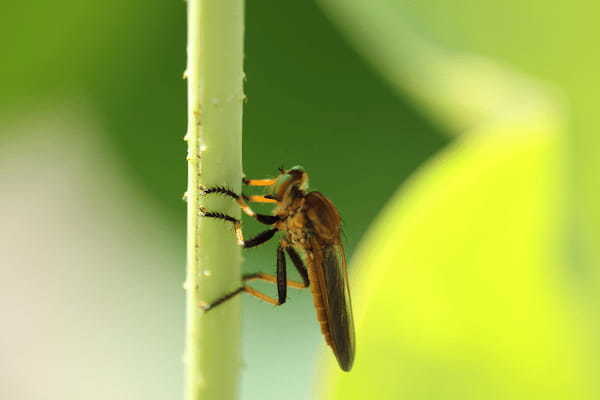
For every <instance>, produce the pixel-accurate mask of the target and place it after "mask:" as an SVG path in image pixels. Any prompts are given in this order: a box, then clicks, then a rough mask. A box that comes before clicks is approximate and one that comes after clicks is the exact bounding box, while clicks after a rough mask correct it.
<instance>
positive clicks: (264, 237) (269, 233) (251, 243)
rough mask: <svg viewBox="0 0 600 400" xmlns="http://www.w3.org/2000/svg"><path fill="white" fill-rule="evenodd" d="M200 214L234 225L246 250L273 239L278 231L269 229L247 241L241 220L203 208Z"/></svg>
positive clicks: (241, 244)
mask: <svg viewBox="0 0 600 400" xmlns="http://www.w3.org/2000/svg"><path fill="white" fill-rule="evenodd" d="M200 212H201V213H202V216H203V217H207V218H216V219H222V220H224V221H228V222H231V223H232V224H233V229H234V231H235V235H236V237H237V240H238V244H239V245H240V246H242V247H244V248H249V247H255V246H258V245H260V244H263V243H265V242H266V241H268V240H269V239H271V238H272V237H273V235H275V233H276V232H277V231H278V229H277V228H273V229H269V230H266V231H264V232H261V233H259V234H258V235H256V236H255V237H253V238H251V239H248V240H245V239H244V234H243V232H242V227H241V223H240V220H238V219H236V218H233V217H231V216H229V215H226V214H223V213H220V212H213V211H208V210H205V209H203V208H202V209H200Z"/></svg>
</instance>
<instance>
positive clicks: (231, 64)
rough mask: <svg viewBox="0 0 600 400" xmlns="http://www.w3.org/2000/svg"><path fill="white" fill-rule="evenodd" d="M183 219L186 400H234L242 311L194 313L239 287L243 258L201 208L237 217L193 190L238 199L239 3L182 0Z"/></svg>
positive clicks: (223, 226)
mask: <svg viewBox="0 0 600 400" xmlns="http://www.w3.org/2000/svg"><path fill="white" fill-rule="evenodd" d="M187 7H188V48H187V52H188V64H187V69H186V77H187V79H188V132H187V134H186V140H187V142H188V157H187V158H188V188H187V202H188V217H187V224H188V227H187V237H188V239H187V247H188V250H187V278H186V282H185V285H184V286H185V289H186V296H187V311H186V313H187V315H186V319H187V324H186V352H185V368H186V395H185V398H186V400H199V399H202V400H213V399H214V400H229V399H235V398H236V397H237V394H238V393H237V392H238V381H239V375H240V367H241V354H240V327H241V322H240V320H241V318H240V304H239V299H233V300H231V301H229V302H227V303H226V304H224V305H222V306H220V307H218V308H216V309H215V310H212V311H211V312H210V313H208V314H204V313H203V311H202V309H201V308H200V307H199V305H200V304H202V303H203V302H204V303H206V302H210V301H211V300H214V299H216V298H218V297H219V296H222V295H223V294H224V293H226V292H228V291H230V290H232V289H233V288H235V287H236V286H237V285H239V284H240V263H241V253H240V249H239V247H238V246H237V244H236V239H235V235H234V234H233V230H232V229H231V226H230V225H228V224H227V223H225V222H223V221H219V220H215V219H209V218H202V217H200V216H199V215H198V213H199V208H200V207H206V208H208V209H211V210H216V211H219V212H223V213H227V214H229V215H232V216H235V217H238V218H239V217H240V210H239V207H237V206H236V205H235V203H234V202H233V201H231V199H228V198H225V197H220V196H200V193H199V190H198V189H199V187H203V186H204V187H207V186H214V185H223V186H227V187H230V188H232V189H233V190H235V191H237V192H239V191H240V189H241V187H240V186H241V178H242V104H243V101H244V93H243V80H244V73H243V34H244V0H188V4H187Z"/></svg>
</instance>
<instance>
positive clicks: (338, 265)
mask: <svg viewBox="0 0 600 400" xmlns="http://www.w3.org/2000/svg"><path fill="white" fill-rule="evenodd" d="M318 253H320V257H315V261H318V260H319V259H320V261H321V262H320V263H319V265H315V266H314V267H315V269H316V270H317V276H318V277H319V279H320V280H321V282H319V286H320V287H321V292H322V293H321V296H322V299H323V305H324V306H325V312H326V314H327V322H328V327H329V333H330V336H331V341H332V345H333V346H332V347H333V352H334V354H335V356H336V358H337V360H338V363H339V365H340V367H341V368H342V369H343V370H344V371H349V370H350V369H351V368H352V363H353V362H354V348H355V343H354V320H353V318H352V303H351V300H350V288H349V286H348V271H347V269H346V257H345V255H344V249H343V247H342V246H341V245H334V246H329V247H326V248H322V249H320V251H318Z"/></svg>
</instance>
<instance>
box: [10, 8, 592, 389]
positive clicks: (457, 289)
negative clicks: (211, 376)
mask: <svg viewBox="0 0 600 400" xmlns="http://www.w3.org/2000/svg"><path fill="white" fill-rule="evenodd" d="M597 11H598V10H597V5H595V4H594V3H592V2H586V1H578V2H554V3H552V4H548V3H547V2H542V1H539V0H534V1H530V2H526V3H523V2H518V1H516V0H509V1H506V2H486V1H484V2H468V1H463V2H458V3H457V2H455V1H454V2H452V1H448V0H436V1H432V2H426V3H417V2H403V1H390V0H376V1H371V2H368V4H363V2H362V1H359V0H319V1H316V2H315V1H294V2H281V1H261V2H248V4H247V18H246V75H247V83H246V94H247V96H248V102H247V104H246V107H245V111H244V114H245V115H244V132H245V134H244V169H245V173H246V175H247V176H249V177H256V178H261V177H267V176H273V175H275V174H276V168H277V167H279V166H282V165H283V166H287V167H289V166H292V165H296V164H302V165H303V166H304V167H305V168H306V169H307V171H308V172H309V174H310V176H311V186H312V187H313V188H314V189H316V190H320V191H322V192H324V193H326V194H327V195H328V196H329V197H330V198H331V199H332V200H333V201H334V202H335V204H336V205H337V206H338V208H339V209H340V210H341V213H342V214H343V218H344V228H345V233H346V246H347V252H348V254H349V255H350V256H352V262H351V276H352V287H353V301H354V304H355V307H356V310H355V317H356V319H357V333H358V338H357V340H358V347H357V358H356V364H355V368H354V369H353V371H352V372H351V373H350V374H343V373H341V372H339V371H337V367H336V366H335V361H333V358H332V356H331V354H330V352H329V349H327V348H326V346H325V345H324V342H323V339H322V337H321V334H320V331H319V326H318V323H317V322H316V318H315V315H314V310H313V308H312V300H311V298H310V293H309V292H297V291H293V292H292V293H291V298H290V300H289V302H288V304H286V306H285V307H281V308H277V309H274V308H273V307H271V306H269V305H267V304H263V303H259V302H258V300H256V299H254V298H245V299H244V300H243V304H244V342H243V346H244V359H245V363H246V366H245V369H244V371H243V380H242V386H241V398H242V399H248V400H250V399H259V398H260V399H276V398H278V399H279V398H286V399H312V398H326V399H329V398H331V399H342V398H343V399H354V398H356V399H360V398H365V397H366V396H375V395H377V396H378V398H382V399H388V398H389V399H399V398H410V399H482V398H498V399H531V398H546V399H548V398H552V399H567V398H568V399H573V398H575V399H594V398H598V394H599V392H598V387H597V386H596V384H595V382H594V377H595V376H594V375H595V373H596V367H597V365H596V360H597V359H598V356H599V355H600V353H599V349H598V338H600V331H599V330H598V326H597V323H596V321H597V316H596V309H597V305H598V300H599V298H598V295H597V288H598V281H599V274H598V270H597V265H598V261H599V259H600V255H599V252H598V249H597V246H596V243H597V238H598V237H600V235H599V234H600V232H599V231H600V228H599V226H600V225H599V222H600V206H599V204H600V201H599V200H600V199H599V195H598V189H599V188H598V182H597V176H598V172H599V171H600V161H599V159H598V156H597V154H598V153H597V151H598V149H599V148H600V136H598V134H597V132H598V127H599V125H600V114H598V112H597V108H598V106H599V105H600V99H599V98H598V94H597V91H596V90H595V88H597V87H599V85H598V84H599V82H598V80H600V75H598V74H597V71H598V70H600V56H598V54H597V52H596V51H594V50H593V49H594V48H596V47H597V44H596V43H595V42H596V39H597V37H598V34H599V33H600V32H598V30H599V29H598V28H597V24H595V22H594V18H595V17H594V15H597V13H596V12H597ZM0 44H1V47H2V48H3V49H4V51H3V56H2V62H1V63H0V87H1V90H0V190H1V193H2V196H0V218H1V219H0V221H1V222H0V224H1V226H2V229H0V235H1V236H0V251H1V256H0V271H1V272H2V278H1V279H0V315H1V316H2V329H1V332H2V333H0V398H3V399H4V398H6V399H79V398H81V397H82V395H85V396H86V398H88V399H95V398H97V399H106V398H111V399H142V398H143V399H164V398H181V396H182V376H183V372H182V361H181V359H182V354H183V327H184V320H183V317H184V312H183V310H184V292H183V289H182V283H183V280H184V269H185V265H184V264H185V248H184V243H185V238H184V234H185V226H184V222H185V215H184V213H185V203H184V202H183V201H182V200H181V196H182V194H183V192H184V191H185V185H186V162H185V154H186V148H185V142H184V141H183V140H182V139H183V136H184V134H185V129H186V92H185V81H184V80H182V78H181V75H182V72H183V69H184V66H185V3H184V2H141V1H130V2H118V1H105V2H100V3H86V2H77V1H73V0H63V1H62V2H59V3H48V4H46V3H40V4H36V5H35V7H33V6H32V5H31V4H29V3H18V2H17V3H14V4H10V5H5V7H3V12H2V14H1V15H0ZM266 209H267V208H265V210H266ZM259 229H260V227H259V226H256V225H254V224H253V223H252V222H251V221H247V223H246V226H245V230H246V231H247V232H248V233H247V235H250V234H252V233H253V232H257V231H258V230H259ZM273 246H274V244H270V245H266V246H262V247H259V248H257V249H252V250H250V251H248V252H247V253H246V262H245V265H244V269H245V270H246V271H258V270H260V271H266V272H269V271H271V270H273V269H274V255H275V253H274V252H275V249H274V247H273ZM265 289H266V290H272V288H268V287H266V288H265Z"/></svg>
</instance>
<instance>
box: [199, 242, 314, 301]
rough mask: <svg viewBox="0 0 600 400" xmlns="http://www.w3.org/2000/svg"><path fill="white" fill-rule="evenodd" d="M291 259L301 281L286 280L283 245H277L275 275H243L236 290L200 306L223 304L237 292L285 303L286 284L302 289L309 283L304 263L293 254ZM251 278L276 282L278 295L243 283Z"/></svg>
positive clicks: (260, 273)
mask: <svg viewBox="0 0 600 400" xmlns="http://www.w3.org/2000/svg"><path fill="white" fill-rule="evenodd" d="M288 254H290V256H291V255H292V254H293V253H290V252H288ZM292 261H294V266H295V267H296V268H297V269H298V272H300V275H302V279H303V280H304V282H303V283H301V282H295V281H288V280H287V276H286V275H287V271H286V263H285V254H284V252H283V247H282V246H279V247H278V248H277V275H276V276H275V275H271V274H265V273H262V272H259V273H255V274H250V275H245V276H244V277H243V278H242V281H243V282H244V285H242V286H241V287H239V288H237V289H236V290H234V291H232V292H230V293H228V294H226V295H225V296H223V297H221V298H219V299H217V300H215V301H214V302H212V303H210V304H201V305H200V306H201V307H202V308H203V309H204V311H208V310H210V309H212V308H214V307H216V306H218V305H220V304H223V303H224V302H226V301H227V300H229V299H231V298H233V297H235V296H237V295H238V294H240V293H242V292H246V293H248V294H250V295H252V296H254V297H256V298H259V299H261V300H263V301H265V302H267V303H270V304H273V305H276V306H280V305H282V304H283V303H285V300H286V298H287V287H288V286H290V287H294V288H297V289H304V288H307V287H308V286H309V283H310V282H309V281H308V278H307V274H306V268H305V267H304V265H303V264H302V263H301V264H297V260H295V259H294V257H293V256H292ZM251 280H263V281H266V282H270V283H274V284H276V285H277V295H278V297H277V299H275V298H273V297H271V296H269V295H266V294H264V293H262V292H260V291H258V290H256V289H254V288H252V287H250V286H248V285H246V284H245V282H247V281H251Z"/></svg>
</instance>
